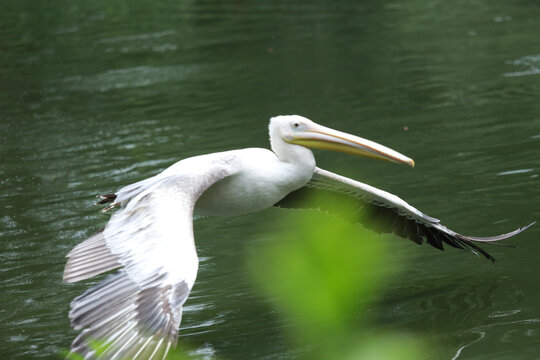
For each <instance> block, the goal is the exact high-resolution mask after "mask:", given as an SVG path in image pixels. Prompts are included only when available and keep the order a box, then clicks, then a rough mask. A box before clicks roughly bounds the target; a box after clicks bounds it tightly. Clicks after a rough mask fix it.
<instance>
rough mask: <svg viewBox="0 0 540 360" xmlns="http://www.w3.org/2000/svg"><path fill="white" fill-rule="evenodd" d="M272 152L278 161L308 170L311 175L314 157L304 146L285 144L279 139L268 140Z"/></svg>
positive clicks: (313, 167)
mask: <svg viewBox="0 0 540 360" xmlns="http://www.w3.org/2000/svg"><path fill="white" fill-rule="evenodd" d="M270 145H271V146H272V151H273V152H274V153H275V154H276V156H277V157H278V159H279V160H281V161H283V162H286V163H290V164H293V165H295V167H297V168H306V170H307V169H309V171H310V172H311V173H313V170H314V169H315V157H314V156H313V152H311V150H310V149H308V148H307V147H305V146H302V145H295V144H291V143H288V142H286V141H285V140H283V139H282V138H281V137H272V138H271V139H270Z"/></svg>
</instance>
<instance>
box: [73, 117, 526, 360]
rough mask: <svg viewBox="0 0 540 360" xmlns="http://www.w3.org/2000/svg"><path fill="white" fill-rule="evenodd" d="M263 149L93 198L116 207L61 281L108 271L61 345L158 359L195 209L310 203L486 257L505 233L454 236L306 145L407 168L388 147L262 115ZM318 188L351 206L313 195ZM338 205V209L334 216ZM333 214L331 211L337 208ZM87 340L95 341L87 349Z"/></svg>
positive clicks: (169, 337)
mask: <svg viewBox="0 0 540 360" xmlns="http://www.w3.org/2000/svg"><path fill="white" fill-rule="evenodd" d="M269 133H270V144H271V148H272V151H270V150H267V149H262V148H248V149H241V150H232V151H225V152H218V153H213V154H208V155H201V156H195V157H192V158H188V159H184V160H181V161H179V162H177V163H175V164H173V165H172V166H170V167H169V168H167V169H166V170H164V171H163V172H161V173H159V174H157V175H155V176H153V177H151V178H148V179H146V180H142V181H139V182H137V183H134V184H131V185H128V186H126V187H123V188H121V189H120V190H119V191H118V192H116V193H114V194H107V195H103V196H101V200H100V201H99V203H101V204H108V206H107V207H106V208H105V209H104V210H105V211H108V210H111V209H113V208H117V210H116V211H114V212H113V213H112V216H111V217H110V219H109V221H108V223H107V225H106V226H105V228H104V229H103V230H101V231H99V232H98V233H96V234H95V235H93V236H91V237H90V238H88V239H87V240H85V241H84V242H82V243H81V244H79V245H77V246H76V247H75V248H74V249H73V250H71V251H70V252H69V253H68V255H67V258H68V260H67V264H66V267H65V270H64V276H63V279H64V281H65V282H69V283H72V282H76V281H80V280H85V279H88V278H91V277H93V276H95V275H98V274H101V273H104V272H109V271H111V270H118V271H117V272H115V273H112V274H110V275H108V276H107V277H106V278H105V279H104V280H102V281H101V282H99V283H97V284H96V285H94V286H93V287H92V288H90V289H89V290H87V291H86V292H84V293H83V294H82V295H80V296H78V297H77V298H75V299H74V300H73V301H72V303H71V310H70V313H69V317H70V319H71V325H72V327H73V328H74V329H75V330H80V334H79V335H78V336H77V337H76V338H75V340H74V341H73V343H72V346H71V351H72V352H76V353H78V354H80V355H82V356H83V357H84V359H94V358H99V359H110V360H112V359H141V360H146V359H164V358H165V356H166V355H167V352H168V351H169V349H170V348H171V347H172V346H176V343H177V339H178V328H179V326H180V321H181V319H182V306H183V304H184V302H185V301H186V299H187V298H188V296H189V293H190V291H191V288H192V287H193V284H194V282H195V278H196V276H197V269H198V257H197V252H196V249H195V242H194V237H193V215H194V213H196V214H201V215H205V216H209V215H217V216H231V215H240V214H245V213H250V212H254V211H259V210H263V209H266V208H269V207H272V206H279V207H283V208H313V209H322V210H325V211H327V212H329V213H335V214H338V215H343V216H345V217H346V218H347V219H348V220H349V221H352V222H359V223H362V224H363V225H364V226H366V227H368V228H371V229H373V230H375V231H377V232H379V233H381V232H383V233H392V232H393V233H395V234H396V235H398V236H400V237H403V238H408V239H410V240H412V241H414V242H416V243H418V244H422V243H424V242H426V243H428V244H429V245H431V246H433V247H435V248H438V249H441V250H443V244H446V245H449V246H451V247H454V248H459V249H465V250H468V251H470V252H472V253H475V254H479V255H482V256H484V257H486V258H487V259H489V260H491V261H494V258H493V257H492V256H491V255H490V254H489V253H487V252H486V251H485V250H484V249H482V248H481V247H480V246H479V245H478V244H481V243H494V242H496V241H499V240H502V239H506V238H509V237H511V236H514V235H516V234H518V233H520V232H521V231H523V230H525V229H526V228H527V227H528V226H531V225H532V224H530V225H528V226H526V227H524V228H521V229H517V230H514V231H512V232H509V233H507V234H502V235H498V236H491V237H473V236H464V235H461V234H458V233H456V232H454V231H452V230H450V229H448V228H446V227H445V226H443V225H442V224H441V223H440V221H439V220H438V219H435V218H433V217H431V216H428V215H426V214H424V213H422V212H421V211H419V210H417V209H416V208H414V207H412V206H411V205H409V204H408V203H406V202H405V201H403V200H401V199H400V198H399V197H397V196H395V195H392V194H390V193H388V192H385V191H383V190H379V189H377V188H374V187H372V186H369V185H366V184H363V183H361V182H358V181H355V180H352V179H349V178H346V177H343V176H340V175H337V174H334V173H331V172H329V171H326V170H323V169H320V168H318V167H316V165H315V158H314V156H313V153H312V151H311V150H310V148H316V149H325V150H335V151H340V152H345V153H349V154H353V155H361V156H367V157H371V158H375V159H380V160H386V161H389V162H393V163H399V164H406V165H409V166H414V161H413V160H412V159H410V158H409V157H407V156H405V155H402V154H400V153H399V152H397V151H394V150H392V149H389V148H387V147H385V146H382V145H380V144H377V143H375V142H373V141H370V140H366V139H363V138H360V137H357V136H354V135H350V134H347V133H344V132H340V131H337V130H333V129H330V128H328V127H324V126H321V125H318V124H316V123H314V122H313V121H311V120H309V119H307V118H304V117H301V116H298V115H287V116H277V117H274V118H272V119H271V120H270V125H269ZM318 192H322V193H328V194H332V195H333V196H334V197H336V198H338V199H339V202H338V204H341V203H342V202H343V201H346V202H348V203H349V204H352V205H353V206H354V208H353V210H354V211H352V212H351V208H350V207H348V206H347V207H343V208H342V207H341V206H339V205H336V203H327V204H324V203H322V204H321V203H316V202H315V201H316V200H313V199H320V198H318V197H313V196H311V195H312V194H313V193H318ZM343 209H348V210H347V211H348V213H343ZM340 210H341V213H340ZM96 347H97V348H98V349H96Z"/></svg>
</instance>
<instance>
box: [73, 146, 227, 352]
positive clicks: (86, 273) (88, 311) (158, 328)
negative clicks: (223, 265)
mask: <svg viewBox="0 0 540 360" xmlns="http://www.w3.org/2000/svg"><path fill="white" fill-rule="evenodd" d="M234 164H235V158H234V156H231V155H219V156H218V155H217V154H214V156H203V157H198V158H191V159H187V160H183V161H180V162H178V163H176V164H175V165H173V166H171V167H170V168H168V169H167V170H165V171H163V172H162V173H161V174H158V175H156V176H155V177H153V178H150V179H146V180H143V181H141V182H139V183H136V184H133V185H129V186H127V187H125V188H123V189H121V190H120V191H119V192H118V193H117V194H109V195H107V197H106V199H107V201H108V202H112V201H115V202H113V203H112V205H114V206H121V208H120V209H119V210H118V211H116V212H115V213H113V215H112V216H111V218H110V220H109V222H108V223H107V225H106V226H105V228H104V229H103V230H101V231H99V232H98V233H97V234H95V235H94V236H92V237H90V238H88V239H87V240H86V241H84V242H83V243H81V244H79V245H78V246H76V247H75V248H74V249H73V250H72V251H71V252H70V253H69V254H68V255H67V257H68V261H67V264H66V268H65V270H64V281H66V282H75V281H79V280H84V279H88V278H90V277H93V276H94V275H97V274H99V273H102V272H107V271H110V270H114V269H117V268H120V270H119V271H118V272H116V273H114V274H111V275H109V276H107V277H106V278H105V279H104V280H102V281H101V282H99V283H97V284H96V285H94V286H93V287H92V288H90V289H89V290H87V291H86V292H85V293H83V294H82V295H80V296H78V297H77V298H75V299H74V300H73V301H72V303H71V311H70V314H69V317H70V319H71V324H72V327H73V328H74V329H75V330H80V331H81V332H80V334H79V335H78V336H77V338H76V339H75V340H74V341H73V343H72V346H71V351H72V352H76V353H78V354H81V355H82V356H83V357H84V359H109V360H112V359H127V358H129V359H164V358H165V356H166V355H167V352H168V351H169V349H170V347H172V346H176V342H177V338H178V327H179V325H180V321H181V319H182V305H183V304H184V302H185V301H186V299H187V298H188V296H189V293H190V291H191V288H192V286H193V283H194V282H195V278H196V276H197V269H198V258H197V252H196V249H195V243H194V240H193V208H194V204H195V202H196V201H197V199H198V198H199V196H200V195H201V194H202V193H203V192H204V191H205V190H206V189H207V188H208V187H209V186H211V185H212V184H214V183H215V182H217V181H219V180H221V179H223V178H224V177H227V176H229V175H231V174H233V173H234V172H235V165H234Z"/></svg>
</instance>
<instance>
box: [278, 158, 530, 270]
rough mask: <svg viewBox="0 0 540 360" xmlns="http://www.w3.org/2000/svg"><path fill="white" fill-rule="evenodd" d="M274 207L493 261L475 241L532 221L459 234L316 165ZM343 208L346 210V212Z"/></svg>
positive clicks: (491, 239)
mask: <svg viewBox="0 0 540 360" xmlns="http://www.w3.org/2000/svg"><path fill="white" fill-rule="evenodd" d="M320 193H326V194H331V196H332V198H333V200H334V201H330V202H326V203H324V204H321V203H319V202H320V201H321V198H320V197H314V195H316V194H320ZM314 199H315V200H314ZM313 201H317V203H314V202H313ZM275 206H278V207H284V208H312V209H321V210H325V211H327V212H329V213H331V214H336V215H339V216H342V217H344V218H345V219H346V220H348V221H350V222H353V223H361V224H362V225H363V226H364V227H366V228H368V229H370V230H373V231H375V232H377V233H394V234H396V235H397V236H399V237H403V238H407V239H409V240H411V241H413V242H415V243H417V244H423V243H424V242H426V243H428V244H429V245H431V246H432V247H434V248H436V249H439V250H444V244H446V245H449V246H451V247H454V248H458V249H464V250H467V251H469V252H472V253H474V254H477V255H478V254H480V255H482V256H484V257H485V258H487V259H488V260H490V261H492V262H494V261H495V259H494V258H493V256H491V255H490V254H489V253H488V252H487V251H485V250H484V249H482V248H480V247H479V246H478V245H477V244H476V243H477V242H480V243H489V244H494V242H496V241H499V240H503V239H507V238H509V237H512V236H514V235H517V234H519V233H520V232H522V231H523V230H525V229H527V228H528V227H529V226H531V225H533V224H534V223H532V224H529V225H527V226H525V227H523V228H520V229H516V230H514V231H512V232H509V233H506V234H501V235H497V236H490V237H475V236H465V235H461V234H458V233H456V232H454V231H452V230H450V229H448V228H446V227H445V226H443V225H442V224H441V223H440V220H439V219H436V218H433V217H431V216H429V215H426V214H424V213H422V212H421V211H420V210H418V209H416V208H414V207H413V206H411V205H409V204H408V203H406V202H405V201H403V200H402V199H400V198H399V197H397V196H396V195H393V194H390V193H388V192H386V191H383V190H380V189H377V188H375V187H372V186H370V185H367V184H364V183H361V182H358V181H355V180H352V179H349V178H346V177H343V176H340V175H337V174H334V173H332V172H330V171H326V170H323V169H320V168H315V172H314V174H313V177H312V179H311V181H310V182H309V183H308V184H307V185H306V186H304V187H303V188H300V189H298V190H296V191H293V192H291V193H290V194H289V195H287V196H286V197H285V198H284V199H282V200H280V201H279V202H278V203H277V204H276V205H275ZM343 209H347V210H346V212H345V211H344V210H343ZM351 209H352V211H351Z"/></svg>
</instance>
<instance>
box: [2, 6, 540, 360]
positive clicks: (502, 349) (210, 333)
mask: <svg viewBox="0 0 540 360" xmlns="http://www.w3.org/2000/svg"><path fill="white" fill-rule="evenodd" d="M1 8H2V11H1V12H0V21H1V23H2V28H3V31H2V33H1V34H0V80H1V81H0V157H1V160H2V162H1V166H0V199H1V203H2V207H1V210H0V244H1V247H2V251H1V252H0V259H1V263H2V266H1V269H0V270H1V273H0V284H1V289H2V291H1V293H0V299H1V303H0V304H1V306H0V324H2V325H1V327H0V333H1V335H2V339H3V341H2V344H1V345H0V353H1V354H2V355H3V358H6V359H8V358H9V359H32V358H47V359H56V358H57V353H58V351H60V350H61V349H65V348H67V347H68V346H69V344H70V342H71V339H72V338H73V337H74V335H75V332H74V331H72V330H71V329H70V327H69V321H68V318H67V313H68V309H69V302H70V301H71V299H72V298H73V297H75V296H76V295H78V294H80V293H81V292H82V291H83V290H84V289H85V288H87V286H88V284H76V285H66V284H63V283H62V282H61V275H62V270H63V266H64V262H65V258H64V256H65V254H66V253H67V251H69V249H71V248H72V247H73V246H74V245H76V244H77V243H79V242H80V241H82V240H83V239H84V238H85V237H87V236H88V235H90V234H92V233H93V232H94V231H96V230H97V229H99V228H100V227H101V226H103V224H104V223H105V222H106V221H107V216H106V215H102V214H99V213H98V212H97V209H96V208H95V207H94V206H93V203H94V201H95V197H94V196H95V194H99V193H107V192H111V191H114V190H116V189H118V188H120V187H121V186H124V185H126V184H129V183H131V182H134V181H137V180H140V179H143V178H145V177H148V176H151V175H153V174H155V173H157V172H159V171H161V170H162V169H164V168H166V167H167V166H169V165H170V164H172V163H174V162H175V161H177V160H179V159H181V158H184V157H189V156H193V155H198V154H203V153H208V152H214V151H221V150H228V149H234V148H242V147H250V146H259V147H267V146H268V140H267V138H268V135H267V131H266V127H267V121H268V119H269V117H271V116H273V115H277V114H290V113H297V114H302V115H304V116H307V117H310V118H312V119H313V120H315V121H318V122H320V123H323V124H326V125H328V126H331V127H334V128H338V129H342V130H345V131H348V132H351V133H355V134H358V135H360V136H363V137H366V138H370V139H372V140H375V141H378V142H381V143H383V144H385V145H388V146H391V147H393V148H395V149H397V150H399V151H401V152H403V153H405V154H407V155H409V156H411V157H412V158H414V159H415V161H416V163H417V167H416V168H415V169H408V168H405V167H399V166H395V165H391V164H387V163H378V162H375V161H371V160H363V159H358V158H354V157H351V156H346V155H342V154H335V153H325V152H317V154H316V156H317V159H318V163H319V165H320V166H321V167H323V168H327V169H329V170H332V171H337V172H340V173H342V174H344V175H346V176H349V177H354V178H356V179H360V180H362V181H365V182H367V183H370V184H372V185H374V186H377V187H381V188H383V189H385V190H388V191H391V192H394V193H396V194H398V195H399V196H401V197H402V198H404V199H406V200H407V201H409V202H410V203H412V204H413V205H415V206H417V207H419V208H420V209H422V210H423V211H424V212H426V213H428V214H430V215H432V216H435V217H438V218H441V219H443V220H444V223H445V224H446V225H448V226H449V227H451V228H453V229H455V230H456V231H460V232H463V233H466V234H471V235H490V234H497V233H500V232H506V231H510V230H513V229H514V228H516V227H518V226H523V225H526V224H527V223H529V222H532V221H534V220H540V207H539V205H538V204H539V203H540V187H539V185H540V183H539V181H540V179H539V177H538V176H539V174H540V157H539V150H540V107H539V105H538V104H539V102H538V99H539V96H540V74H539V68H540V60H539V58H540V45H539V43H538V35H537V34H538V33H539V31H540V22H539V21H538V20H539V16H540V4H538V2H536V1H525V0H523V1H513V2H508V1H487V0H478V1H474V2H470V1H452V2H444V1H432V2H421V1H413V0H410V1H401V2H392V1H363V2H356V1H349V2H347V1H339V2H336V1H322V0H319V1H311V2H309V4H307V3H304V2H290V1H276V2H261V1H231V2H213V1H197V2H195V1H182V2H177V1H162V2H159V3H146V2H130V3H129V5H128V4H124V3H122V2H109V1H94V2H91V3H73V2H66V1H57V0H55V1H48V2H34V1H13V0H8V1H4V3H3V4H2V6H1ZM281 212H282V210H278V209H270V210H267V211H264V212H261V213H258V214H252V215H249V216H243V217H236V218H231V219H202V220H201V221H198V222H196V224H195V231H196V239H197V244H198V250H199V255H200V257H201V266H200V270H199V275H198V281H197V284H196V286H195V287H194V291H193V293H192V296H191V297H190V300H189V302H188V304H187V309H186V311H185V315H184V320H183V323H182V330H181V340H180V346H186V347H189V348H190V349H193V351H194V352H195V353H198V354H202V355H205V356H206V357H207V358H214V357H219V358H221V359H276V358H295V357H296V356H297V355H298V354H300V353H302V351H303V349H298V348H295V347H294V346H291V345H290V344H289V343H288V342H287V340H286V339H285V338H284V335H283V329H284V328H285V327H286V326H287V324H284V323H283V321H282V320H279V317H277V316H276V314H275V313H273V312H272V310H271V308H270V307H269V305H268V304H267V302H266V301H265V299H264V298H261V297H260V295H259V294H258V293H257V290H256V289H254V288H253V285H252V284H251V282H250V281H249V279H248V276H247V275H246V271H247V270H246V266H245V262H246V258H247V257H248V256H250V252H251V249H252V245H253V244H255V243H257V242H261V241H265V239H268V238H270V236H271V234H272V233H273V229H272V226H270V225H271V224H272V221H274V220H275V219H277V218H279V217H280V216H282V215H281ZM263 222H264V223H266V225H264V226H260V225H259V223H263ZM539 236H540V227H538V226H536V227H533V228H531V229H530V230H528V231H527V232H526V233H525V234H523V235H522V236H520V237H519V238H517V239H515V240H512V241H511V243H512V244H515V245H517V246H518V247H517V248H516V249H508V248H492V249H490V250H492V252H493V254H494V255H495V257H496V258H497V259H498V260H499V261H498V262H497V263H496V264H495V265H491V264H490V263H489V262H487V261H483V260H482V259H479V258H476V257H474V256H472V255H469V254H466V253H464V252H460V251H456V250H453V249H450V250H448V251H446V252H445V253H440V252H438V251H436V250H434V249H431V248H429V247H426V246H422V247H419V246H415V245H414V244H410V243H408V242H405V241H400V240H399V239H394V238H392V237H391V236H389V237H383V238H381V241H388V242H390V243H391V244H392V245H393V249H394V251H393V252H392V253H390V254H388V261H404V262H405V263H406V264H407V265H406V270H405V271H404V272H403V274H402V275H401V276H400V277H399V278H398V279H395V280H394V282H393V283H391V284H390V285H389V286H388V288H387V289H386V291H385V295H384V296H383V299H382V301H381V303H379V304H377V305H376V306H375V307H374V309H372V311H373V312H374V313H375V314H376V315H375V323H374V324H373V326H374V327H375V328H376V329H390V330H396V331H404V332H410V333H415V334H418V335H420V336H425V337H427V338H429V339H430V340H432V341H433V343H434V344H435V348H436V352H437V356H438V358H440V359H456V358H463V359H465V358H466V359H509V358H512V359H514V360H517V359H533V358H535V357H537V358H538V354H540V323H539V322H540V287H539V285H538V273H539V271H540V265H539V264H540V263H539V262H538V256H537V254H538V253H539V252H540V243H539V242H538V241H537V240H538V238H539Z"/></svg>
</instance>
